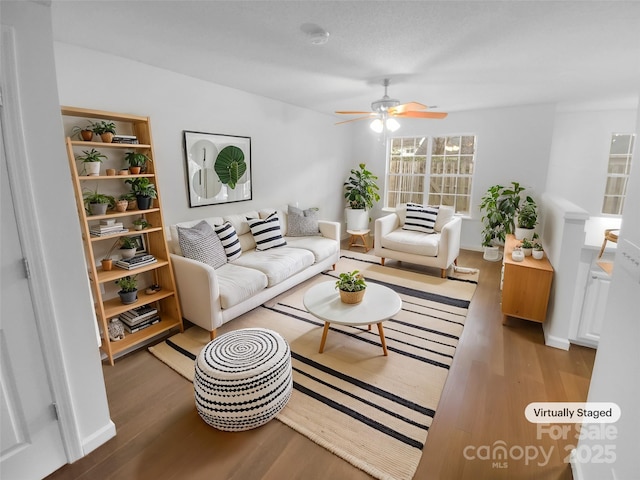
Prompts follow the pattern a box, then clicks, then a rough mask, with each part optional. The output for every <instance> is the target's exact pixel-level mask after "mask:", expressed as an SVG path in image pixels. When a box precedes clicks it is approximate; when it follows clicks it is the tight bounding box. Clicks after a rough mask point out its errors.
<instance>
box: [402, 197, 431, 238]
mask: <svg viewBox="0 0 640 480" xmlns="http://www.w3.org/2000/svg"><path fill="white" fill-rule="evenodd" d="M437 217H438V207H431V206H428V205H427V206H424V205H419V204H417V203H407V214H406V216H405V220H404V225H403V227H402V228H403V229H404V230H413V231H416V232H423V233H433V232H434V226H435V224H436V218H437Z"/></svg>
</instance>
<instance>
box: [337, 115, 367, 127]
mask: <svg viewBox="0 0 640 480" xmlns="http://www.w3.org/2000/svg"><path fill="white" fill-rule="evenodd" d="M374 116H375V115H367V116H366V117H358V118H352V119H350V120H345V121H343V122H338V123H336V125H342V124H343V123H349V122H357V121H358V120H367V119H369V118H372V117H374Z"/></svg>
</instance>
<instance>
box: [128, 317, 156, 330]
mask: <svg viewBox="0 0 640 480" xmlns="http://www.w3.org/2000/svg"><path fill="white" fill-rule="evenodd" d="M156 323H160V317H159V316H158V315H156V316H155V317H151V318H149V319H148V320H147V321H145V322H143V323H140V324H138V325H135V326H133V327H130V326H129V325H127V324H126V323H124V329H125V330H126V331H127V332H129V333H136V332H139V331H140V330H144V329H145V328H148V327H150V326H151V325H155V324H156Z"/></svg>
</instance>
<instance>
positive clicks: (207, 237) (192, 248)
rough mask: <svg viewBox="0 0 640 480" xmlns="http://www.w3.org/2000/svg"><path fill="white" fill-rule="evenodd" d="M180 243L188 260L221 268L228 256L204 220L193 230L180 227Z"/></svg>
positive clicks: (192, 228)
mask: <svg viewBox="0 0 640 480" xmlns="http://www.w3.org/2000/svg"><path fill="white" fill-rule="evenodd" d="M178 243H180V248H181V249H182V253H183V255H184V256H185V257H186V258H190V259H192V260H197V261H198V262H202V263H206V264H207V265H210V266H212V267H213V268H220V267H221V266H223V265H224V264H225V263H227V256H226V254H225V251H224V248H223V246H222V244H221V243H220V239H219V238H218V236H217V235H216V233H215V232H214V231H213V228H211V225H209V224H208V223H207V222H205V221H204V220H202V221H201V222H200V223H198V224H197V225H195V226H194V227H191V228H186V227H178Z"/></svg>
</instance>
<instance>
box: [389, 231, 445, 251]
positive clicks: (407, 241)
mask: <svg viewBox="0 0 640 480" xmlns="http://www.w3.org/2000/svg"><path fill="white" fill-rule="evenodd" d="M380 243H381V244H382V247H384V248H388V249H390V250H396V251H398V252H405V253H414V254H416V255H424V256H427V257H437V256H438V244H439V243H440V234H439V233H434V234H432V235H425V234H424V233H423V232H416V231H411V230H404V229H402V228H398V229H396V230H394V231H393V232H391V233H389V234H388V235H386V236H384V237H382V241H381V242H380Z"/></svg>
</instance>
